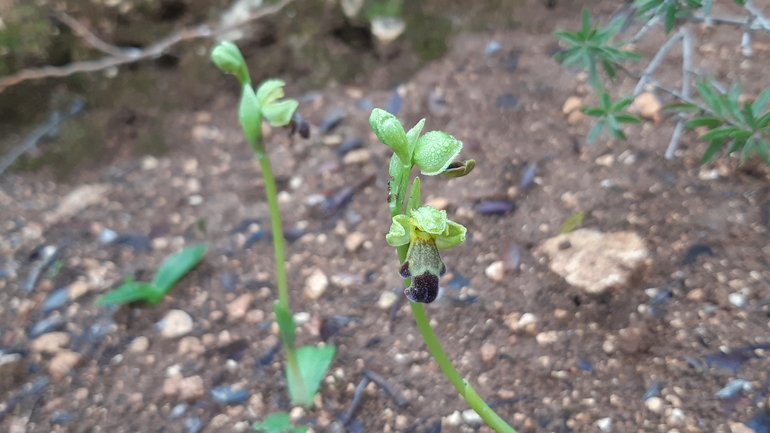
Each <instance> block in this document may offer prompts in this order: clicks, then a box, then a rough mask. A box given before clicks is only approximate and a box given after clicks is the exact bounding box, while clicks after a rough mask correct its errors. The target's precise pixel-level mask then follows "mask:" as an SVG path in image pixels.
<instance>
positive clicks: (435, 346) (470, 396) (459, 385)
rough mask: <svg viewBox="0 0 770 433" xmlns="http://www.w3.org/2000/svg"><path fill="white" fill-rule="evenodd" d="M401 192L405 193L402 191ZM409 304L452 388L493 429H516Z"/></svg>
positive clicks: (501, 432)
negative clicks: (481, 393)
mask: <svg viewBox="0 0 770 433" xmlns="http://www.w3.org/2000/svg"><path fill="white" fill-rule="evenodd" d="M408 184H409V176H406V179H405V182H403V184H402V185H401V191H406V187H407V185H408ZM410 194H411V191H410ZM404 195H405V196H406V194H404ZM408 200H409V198H408V196H406V197H402V198H401V202H397V203H396V208H395V210H394V211H393V212H391V213H392V214H393V215H392V216H396V215H398V214H399V213H401V212H402V208H403V203H404V201H408ZM408 250H409V245H408V244H407V245H402V246H400V247H398V248H397V251H398V260H399V262H401V263H404V260H406V253H407V251H408ZM404 283H405V284H406V286H407V287H409V285H410V284H411V281H410V280H409V279H407V280H405V281H404ZM410 306H411V307H412V314H413V315H414V320H415V322H417V327H418V328H419V329H420V333H421V334H422V338H423V340H425V344H426V345H427V346H428V350H429V351H430V353H431V355H433V358H434V359H435V360H436V362H437V363H438V365H439V367H441V371H443V372H444V375H445V376H446V377H447V378H448V379H449V381H450V382H452V385H454V387H455V389H457V392H459V393H460V395H461V396H463V398H464V399H465V401H467V402H468V405H469V406H470V407H471V408H472V409H473V410H475V411H476V413H478V414H479V416H480V417H481V419H482V420H484V422H485V423H487V425H489V426H490V427H492V428H493V429H494V430H495V431H496V432H498V433H517V432H516V430H514V428H513V427H511V426H510V425H508V423H506V422H505V421H504V420H503V419H502V418H500V415H498V414H497V413H496V412H495V411H494V410H492V408H491V407H489V405H487V403H486V402H485V401H484V399H482V398H481V397H480V396H479V395H478V394H477V393H476V390H474V389H473V387H472V386H471V384H470V383H469V382H468V381H466V380H465V379H463V377H462V376H460V373H458V372H457V370H456V369H455V367H454V365H452V361H451V360H450V359H449V357H448V356H447V354H446V352H444V348H443V347H441V342H439V341H438V337H436V333H435V332H433V328H432V327H431V326H430V320H429V319H428V315H427V314H425V307H423V305H422V304H420V303H418V302H411V301H410Z"/></svg>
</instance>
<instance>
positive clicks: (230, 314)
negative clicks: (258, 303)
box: [227, 293, 254, 320]
mask: <svg viewBox="0 0 770 433" xmlns="http://www.w3.org/2000/svg"><path fill="white" fill-rule="evenodd" d="M252 302H254V296H253V295H252V294H251V293H244V294H242V295H241V296H238V297H237V298H235V299H234V300H233V301H231V302H230V303H229V304H227V318H228V320H237V319H240V318H242V317H243V316H245V315H246V312H247V311H249V307H251V303H252Z"/></svg>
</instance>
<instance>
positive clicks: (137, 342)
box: [128, 335, 150, 353]
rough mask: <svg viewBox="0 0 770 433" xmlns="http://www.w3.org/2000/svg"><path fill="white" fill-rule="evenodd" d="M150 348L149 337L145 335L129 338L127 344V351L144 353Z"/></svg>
mask: <svg viewBox="0 0 770 433" xmlns="http://www.w3.org/2000/svg"><path fill="white" fill-rule="evenodd" d="M149 348H150V339H149V338H147V337H145V336H143V335H142V336H139V337H136V338H134V339H133V340H131V343H130V344H129V345H128V351H129V352H130V353H144V352H146V351H147V349H149Z"/></svg>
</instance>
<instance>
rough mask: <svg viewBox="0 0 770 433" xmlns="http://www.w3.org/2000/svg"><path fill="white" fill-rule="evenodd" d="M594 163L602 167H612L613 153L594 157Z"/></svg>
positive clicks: (613, 161)
mask: <svg viewBox="0 0 770 433" xmlns="http://www.w3.org/2000/svg"><path fill="white" fill-rule="evenodd" d="M596 163H597V164H598V165H602V166H604V167H612V164H614V163H615V155H613V154H611V153H608V154H606V155H602V156H600V157H598V158H596Z"/></svg>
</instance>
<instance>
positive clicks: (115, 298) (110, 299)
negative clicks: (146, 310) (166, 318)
mask: <svg viewBox="0 0 770 433" xmlns="http://www.w3.org/2000/svg"><path fill="white" fill-rule="evenodd" d="M165 293H166V291H164V290H161V289H159V288H158V287H155V286H153V285H152V284H150V283H146V282H143V281H128V282H124V283H123V284H122V285H121V286H120V287H118V288H116V289H114V290H112V291H110V292H108V293H106V294H105V295H104V296H102V297H101V298H99V299H98V300H97V301H96V305H115V304H130V303H132V302H138V301H144V302H147V303H148V304H151V305H156V304H157V303H158V302H160V300H161V299H162V298H163V295H164V294H165Z"/></svg>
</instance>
